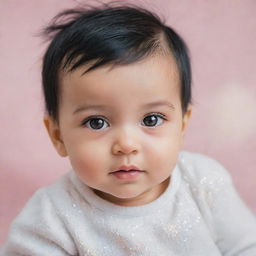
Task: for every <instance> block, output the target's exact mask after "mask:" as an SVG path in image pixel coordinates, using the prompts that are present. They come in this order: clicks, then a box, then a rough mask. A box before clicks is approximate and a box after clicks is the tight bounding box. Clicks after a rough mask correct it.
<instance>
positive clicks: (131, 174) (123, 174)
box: [110, 168, 144, 180]
mask: <svg viewBox="0 0 256 256" xmlns="http://www.w3.org/2000/svg"><path fill="white" fill-rule="evenodd" d="M143 172H144V171H142V170H140V169H137V168H136V169H133V168H131V169H128V168H127V169H119V170H117V171H114V172H111V173H110V174H111V175H113V176H115V177H116V178H117V179H120V180H131V179H132V180H133V179H135V178H137V177H138V176H139V175H140V174H141V173H143Z"/></svg>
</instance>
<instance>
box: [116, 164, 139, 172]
mask: <svg viewBox="0 0 256 256" xmlns="http://www.w3.org/2000/svg"><path fill="white" fill-rule="evenodd" d="M119 171H126V172H128V171H139V172H142V170H141V169H140V168H138V167H137V166H135V165H121V166H120V167H119V168H118V169H117V170H115V171H113V172H119ZM113 172H112V173H113Z"/></svg>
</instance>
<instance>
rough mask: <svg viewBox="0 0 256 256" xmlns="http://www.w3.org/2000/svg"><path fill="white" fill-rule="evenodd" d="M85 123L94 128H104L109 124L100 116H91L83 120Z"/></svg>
mask: <svg viewBox="0 0 256 256" xmlns="http://www.w3.org/2000/svg"><path fill="white" fill-rule="evenodd" d="M83 125H85V126H86V127H87V128H89V129H93V130H102V129H105V128H107V127H108V126H109V124H108V123H107V122H106V121H105V120H104V119H103V118H100V117H93V118H89V119H87V120H85V121H84V122H83Z"/></svg>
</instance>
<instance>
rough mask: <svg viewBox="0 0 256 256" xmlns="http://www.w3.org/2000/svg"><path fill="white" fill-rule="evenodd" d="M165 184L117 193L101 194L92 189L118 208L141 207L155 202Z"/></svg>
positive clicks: (128, 189) (122, 190) (125, 189)
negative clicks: (118, 206)
mask: <svg viewBox="0 0 256 256" xmlns="http://www.w3.org/2000/svg"><path fill="white" fill-rule="evenodd" d="M168 183H169V181H167V183H166V184H158V185H156V186H155V187H152V188H148V189H145V190H142V189H139V190H138V191H136V189H134V188H123V189H119V190H118V191H109V192H103V191H100V190H97V189H94V193H95V194H96V195H98V196H99V197H101V198H102V199H104V200H106V201H109V202H111V203H113V204H116V205H120V206H141V205H145V204H148V203H151V202H152V201H154V200H156V199H157V198H158V197H159V196H160V195H161V194H162V193H163V192H164V190H165V188H166V186H167V185H168Z"/></svg>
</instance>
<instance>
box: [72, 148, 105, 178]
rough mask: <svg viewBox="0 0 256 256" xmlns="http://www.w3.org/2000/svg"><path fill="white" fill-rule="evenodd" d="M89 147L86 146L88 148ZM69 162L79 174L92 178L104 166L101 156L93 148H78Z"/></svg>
mask: <svg viewBox="0 0 256 256" xmlns="http://www.w3.org/2000/svg"><path fill="white" fill-rule="evenodd" d="M89 148H90V147H88V149H89ZM70 161H71V164H72V166H73V168H74V170H75V172H77V174H79V175H80V176H83V177H86V178H87V179H92V178H94V177H95V176H97V174H98V173H99V172H100V170H101V169H103V168H104V166H103V164H102V162H103V157H102V156H101V154H99V150H98V152H97V151H95V150H93V149H92V150H80V151H79V152H76V154H74V155H73V156H72V159H70Z"/></svg>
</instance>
